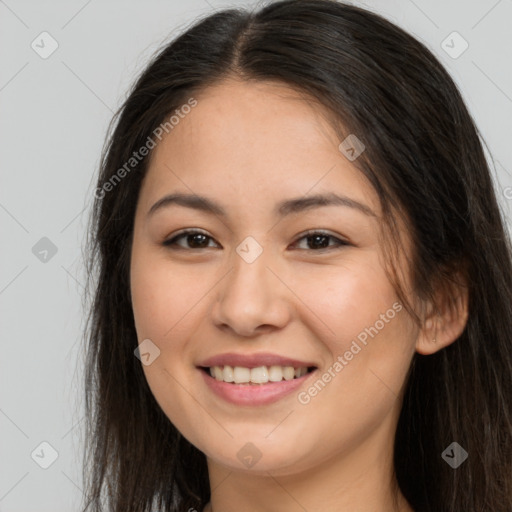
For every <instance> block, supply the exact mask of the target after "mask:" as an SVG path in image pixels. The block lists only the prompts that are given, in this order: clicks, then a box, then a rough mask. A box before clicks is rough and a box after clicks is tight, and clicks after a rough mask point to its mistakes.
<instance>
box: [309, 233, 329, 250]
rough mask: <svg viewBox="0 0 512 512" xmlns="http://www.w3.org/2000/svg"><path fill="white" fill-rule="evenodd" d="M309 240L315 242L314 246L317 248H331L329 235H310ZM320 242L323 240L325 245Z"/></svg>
mask: <svg viewBox="0 0 512 512" xmlns="http://www.w3.org/2000/svg"><path fill="white" fill-rule="evenodd" d="M308 239H309V240H314V242H313V246H315V247H320V248H324V247H328V246H329V236H328V235H310V236H308ZM319 240H323V242H324V243H319V244H318V242H319Z"/></svg>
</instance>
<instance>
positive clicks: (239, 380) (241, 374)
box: [215, 366, 251, 384]
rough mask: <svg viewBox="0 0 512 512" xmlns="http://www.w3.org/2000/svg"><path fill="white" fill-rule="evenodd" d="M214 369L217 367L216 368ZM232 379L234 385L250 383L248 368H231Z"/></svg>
mask: <svg viewBox="0 0 512 512" xmlns="http://www.w3.org/2000/svg"><path fill="white" fill-rule="evenodd" d="M215 368H219V367H218V366H216V367H215ZM233 377H234V379H235V383H236V384H244V383H246V382H250V380H251V370H250V368H242V367H241V366H235V367H234V368H233Z"/></svg>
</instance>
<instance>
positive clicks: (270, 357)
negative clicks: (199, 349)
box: [198, 352, 316, 368]
mask: <svg viewBox="0 0 512 512" xmlns="http://www.w3.org/2000/svg"><path fill="white" fill-rule="evenodd" d="M226 365H227V366H242V367H245V368H257V367H258V366H293V367H294V368H302V367H310V366H316V365H315V364H314V363H312V362H310V361H299V360H298V359H293V358H290V357H285V356H280V355H277V354H271V353H268V352H261V353H258V354H236V353H225V354H217V355H216V356H212V357H209V358H208V359H205V360H204V361H202V362H201V363H200V364H199V365H198V366H203V367H209V368H211V367H212V366H226Z"/></svg>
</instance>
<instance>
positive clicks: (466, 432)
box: [84, 0, 512, 512]
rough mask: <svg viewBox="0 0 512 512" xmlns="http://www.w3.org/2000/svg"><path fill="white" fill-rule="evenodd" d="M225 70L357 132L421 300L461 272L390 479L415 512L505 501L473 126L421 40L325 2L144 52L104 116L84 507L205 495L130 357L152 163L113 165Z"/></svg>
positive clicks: (508, 290)
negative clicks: (311, 104) (133, 283)
mask: <svg viewBox="0 0 512 512" xmlns="http://www.w3.org/2000/svg"><path fill="white" fill-rule="evenodd" d="M229 76H236V77H238V78H240V79H243V80H276V81H279V82H281V83H284V84H287V85H289V86H291V87H294V88H295V89H297V90H300V91H302V92H303V93H304V94H305V96H307V97H309V98H312V99H314V100H316V101H318V103H319V104H321V105H322V106H324V107H326V108H327V110H328V111H329V112H330V113H331V115H332V119H333V126H334V125H335V127H336V129H337V130H338V133H339V134H340V137H345V136H347V135H348V134H349V133H353V134H357V136H358V138H359V139H361V140H362V141H363V142H364V144H365V146H366V150H365V152H364V153H363V155H361V157H360V158H358V159H357V161H355V162H354V165H356V166H357V167H358V168H359V169H360V171H361V172H362V173H364V175H365V176H366V177H367V178H368V180H369V181H370V183H371V184H372V186H373V187H374V188H375V190H376V191H377V193H378V195H379V197H380V201H381V205H382V210H383V212H384V220H385V224H386V225H387V226H388V228H389V233H390V234H391V236H390V237H388V240H391V241H394V242H397V243H398V241H397V237H396V233H397V232H396V230H393V226H396V223H395V220H396V219H394V218H393V215H392V212H393V211H394V210H393V209H392V205H395V206H396V205H398V207H399V209H400V210H401V211H402V212H403V213H404V216H405V217H406V218H407V220H408V228H409V231H410V234H411V237H412V240H413V249H414V250H413V255H412V256H411V262H410V265H411V274H412V278H413V285H414V291H415V293H416V295H417V296H418V297H421V298H429V297H430V298H433V296H434V285H433V283H446V284H450V282H451V281H452V280H453V279H452V277H453V275H454V272H455V271H456V270H460V269H464V276H465V278H466V280H467V285H468V288H469V317H468V320H467V324H466V328H465V330H464V332H463V333H462V335H461V336H460V337H459V338H458V339H457V340H456V341H455V342H454V343H452V344H451V345H449V346H447V347H446V348H444V349H442V350H440V351H438V352H437V353H435V354H433V355H430V356H423V355H420V354H415V355H414V357H413V361H412V364H411V368H410V372H409V375H408V378H407V382H406V390H405V395H404V399H403V405H402V410H401V415H400V418H399V422H398V427H397V432H396V439H395V448H394V449H395V451H394V463H395V473H396V477H397V481H398V485H399V487H400V490H401V491H402V493H403V494H404V495H405V497H406V498H407V500H408V501H409V503H410V504H411V506H412V507H413V508H414V510H415V511H417V512H442V511H446V512H468V511H471V512H488V511H491V510H492V511H493V512H510V511H511V510H512V414H511V402H512V400H511V390H512V380H511V379H512V314H511V313H512V307H511V306H512V265H511V246H510V241H509V239H508V235H507V231H506V230H505V229H504V221H503V217H502V214H501V213H500V209H499V206H498V203H497V200H496V196H495V192H494V188H493V181H492V175H491V172H490V169H489V166H488V163H487V161H486V159H485V156H484V152H483V149H482V142H481V137H480V135H479V133H478V131H477V128H476V127H475V124H474V122H473V120H472V118H471V116H470V114H469V113H468V110H467V108H466V106H465V105H464V102H463V99H462V97H461V94H460V93H459V91H458V89H457V87H456V85H455V84H454V82H453V80H452V79H451V78H450V76H449V75H448V73H447V72H446V71H445V69H444V68H443V67H442V66H441V65H440V63H439V62H438V60H436V58H435V57H434V56H433V55H432V53H431V52H430V51H429V50H428V49H427V48H426V47H425V46H424V45H423V44H422V43H420V42H418V41H417V40H416V39H414V38H413V37H411V36H410V35H408V34H407V33H406V32H404V31H403V30H402V29H400V28H398V27H396V26H395V25H393V24H392V23H390V22H389V21H387V20H386V19H384V18H383V17H380V16H378V15H376V14H373V13H371V12H368V11H366V10H364V9H362V8H358V7H355V6H352V5H346V4H343V3H339V2H336V1H334V0H284V1H278V2H274V3H271V4H269V5H267V6H265V7H263V8H261V9H259V10H257V11H254V12H252V11H247V10H242V9H229V10H224V11H220V12H217V13H214V14H212V15H210V16H208V17H206V18H205V19H203V20H200V21H199V22H196V23H195V24H194V25H193V26H192V27H191V28H189V29H188V30H186V31H185V32H184V33H183V34H182V35H180V36H179V37H177V38H176V39H175V40H174V41H172V42H171V43H170V44H168V45H167V46H165V48H163V49H162V50H161V51H160V52H159V53H158V54H157V55H156V56H155V57H154V58H153V60H152V62H151V63H150V64H149V65H148V67H147V68H146V70H145V71H144V72H143V73H142V75H141V76H140V77H139V78H138V80H137V81H136V83H135V85H134V86H133V88H132V90H131V92H130V94H129V96H128V98H127V99H126V101H125V102H124V104H123V106H122V107H121V109H120V110H119V112H118V113H117V114H116V116H115V118H114V120H113V124H112V127H113V128H112V130H111V132H110V133H109V137H108V140H107V143H106V145H105V149H104V152H103V156H102V162H101V169H100V175H99V178H98V189H97V191H96V193H95V201H94V206H93V211H92V215H91V222H90V228H89V235H88V240H87V244H88V245H87V250H88V251H89V259H88V271H89V275H90V276H91V279H90V282H89V285H88V286H89V293H90V295H91V298H92V303H91V305H90V316H89V320H88V325H87V332H86V340H87V346H86V349H87V362H86V374H85V383H86V402H85V406H86V412H87V422H88V423H87V445H86V457H85V459H84V478H85V482H86V494H87V496H88V498H87V503H86V504H85V505H84V510H92V511H94V512H99V511H100V510H109V511H115V512H126V511H130V512H149V511H151V510H153V509H158V510H159V511H164V510H165V511H186V510H188V509H189V508H194V509H196V510H199V511H200V510H202V507H203V506H204V505H205V504H206V503H207V502H208V500H209V497H210V489H209V484H208V474H207V468H206V459H205V456H204V454H203V453H201V452H200V451H199V450H197V449H196V448H195V447H194V446H192V445H191V444H190V443H189V442H188V441H187V440H186V439H184V438H183V437H182V436H181V435H180V433H179V432H178V431H177V429H176V428H175V427H174V426H173V425H172V423H171V422H170V421H169V420H168V418H167V417H166V416H165V414H164V413H163V412H162V410H161V409H160V407H159V406H158V404H157V402H156V400H155V399H154V397H153V395H152V393H151V391H150V389H149V387H148V384H147V382H146V379H145V377H144V374H143V371H142V367H141V363H140V361H139V360H138V359H137V358H136V357H135V356H134V349H135V348H136V347H137V335H136V331H135V326H134V320H133V312H132V307H131V302H130V283H129V267H130V251H131V242H132V235H133V220H134V215H135V208H136V205H137V199H138V194H139V190H140V186H141V181H142V179H143V177H144V175H145V172H146V170H147V167H148V159H149V156H148V157H146V158H143V159H142V160H141V161H140V162H138V163H137V165H136V166H134V167H133V169H130V172H129V173H120V172H119V170H120V169H121V168H123V165H125V164H126V162H128V161H129V159H130V157H131V156H132V153H133V151H136V150H137V149H139V148H140V147H142V146H144V145H145V144H147V140H148V137H149V136H151V134H152V133H153V131H154V130H155V129H156V128H157V127H158V126H159V124H160V123H162V121H164V119H165V118H166V117H167V116H169V115H170V113H172V112H173V111H174V110H175V109H176V108H179V107H180V105H182V104H183V103H185V102H186V101H187V99H188V98H190V97H191V96H193V95H194V93H197V92H198V91H201V90H204V89H205V88H207V87H208V86H209V85H212V84H214V83H218V82H219V81H221V80H223V79H225V78H226V77H229ZM341 140H343V139H341V138H340V141H341ZM116 173H117V176H118V177H119V176H120V174H122V179H119V180H117V179H116V180H115V181H113V177H114V175H116ZM109 180H110V183H111V185H112V186H110V187H106V186H105V184H106V183H107V182H109ZM395 246H396V247H397V245H396V244H395ZM395 270H396V269H395ZM409 310H410V311H411V312H413V309H412V308H411V307H409ZM454 441H455V442H457V443H459V444H460V445H461V446H462V447H463V448H464V449H465V451H466V452H467V453H468V458H467V460H466V461H465V462H464V463H463V464H461V465H460V466H459V467H458V468H456V469H454V468H452V467H450V465H448V464H447V463H446V462H445V461H444V460H443V458H442V456H441V454H442V452H443V450H445V448H446V447H447V446H449V445H450V443H452V442H454Z"/></svg>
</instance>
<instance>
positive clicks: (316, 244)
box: [295, 231, 350, 250]
mask: <svg viewBox="0 0 512 512" xmlns="http://www.w3.org/2000/svg"><path fill="white" fill-rule="evenodd" d="M300 240H306V245H307V248H308V249H312V250H322V249H330V248H335V247H340V246H345V245H350V244H349V243H348V242H345V241H344V240H341V239H339V238H337V237H335V236H333V235H331V234H329V233H324V232H323V231H310V232H308V233H306V235H304V236H303V237H301V238H299V239H298V241H300ZM330 240H332V241H334V244H333V245H330V244H329V241H330ZM298 241H297V242H298ZM297 242H295V243H296V244H297Z"/></svg>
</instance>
